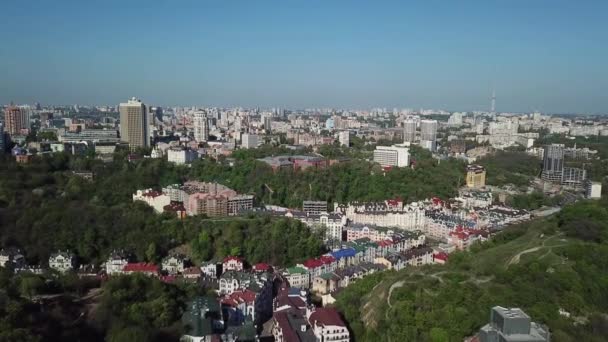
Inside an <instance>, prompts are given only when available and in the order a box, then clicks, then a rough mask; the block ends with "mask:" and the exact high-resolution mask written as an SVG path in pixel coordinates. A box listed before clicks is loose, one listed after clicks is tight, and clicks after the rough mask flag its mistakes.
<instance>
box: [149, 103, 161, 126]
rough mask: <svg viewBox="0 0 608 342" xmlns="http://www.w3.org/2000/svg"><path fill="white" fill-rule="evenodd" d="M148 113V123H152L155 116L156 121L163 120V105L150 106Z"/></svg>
mask: <svg viewBox="0 0 608 342" xmlns="http://www.w3.org/2000/svg"><path fill="white" fill-rule="evenodd" d="M150 115H151V116H152V118H151V120H150V121H151V122H150V123H153V122H154V119H155V118H156V120H157V121H158V122H162V121H163V107H150Z"/></svg>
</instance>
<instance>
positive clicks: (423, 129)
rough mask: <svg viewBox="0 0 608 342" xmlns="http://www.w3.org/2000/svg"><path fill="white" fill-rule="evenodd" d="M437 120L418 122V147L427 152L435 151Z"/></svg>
mask: <svg viewBox="0 0 608 342" xmlns="http://www.w3.org/2000/svg"><path fill="white" fill-rule="evenodd" d="M437 127H438V123H437V120H421V121H420V146H422V147H423V148H425V149H427V150H429V151H435V150H436V149H437Z"/></svg>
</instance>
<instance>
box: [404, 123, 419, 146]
mask: <svg viewBox="0 0 608 342" xmlns="http://www.w3.org/2000/svg"><path fill="white" fill-rule="evenodd" d="M414 141H416V121H414V120H412V119H408V120H405V121H403V142H404V143H413V142H414Z"/></svg>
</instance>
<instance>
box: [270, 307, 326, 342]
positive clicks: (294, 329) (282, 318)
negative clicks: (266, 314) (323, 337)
mask: <svg viewBox="0 0 608 342" xmlns="http://www.w3.org/2000/svg"><path fill="white" fill-rule="evenodd" d="M272 323H273V324H272V336H273V337H274V341H275V342H317V341H319V340H318V339H317V338H316V337H315V334H314V332H313V330H312V329H311V327H310V324H309V323H308V321H307V320H306V317H305V316H304V314H302V313H301V312H299V311H298V310H295V309H291V310H286V311H280V312H275V313H274V314H273V316H272Z"/></svg>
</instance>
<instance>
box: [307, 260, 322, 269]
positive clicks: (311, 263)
mask: <svg viewBox="0 0 608 342" xmlns="http://www.w3.org/2000/svg"><path fill="white" fill-rule="evenodd" d="M303 265H304V267H306V268H317V267H321V266H323V262H321V260H319V259H308V260H306V261H304V263H303Z"/></svg>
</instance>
